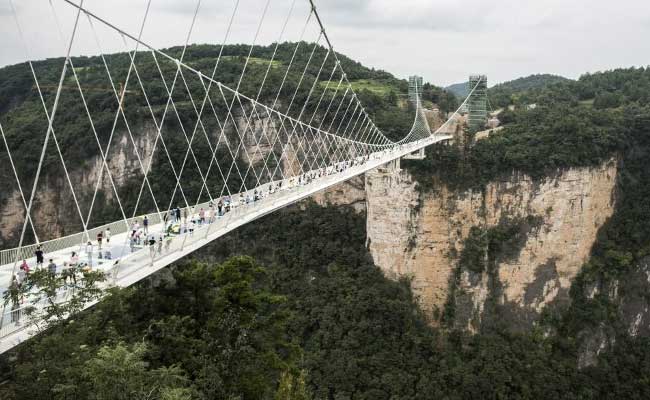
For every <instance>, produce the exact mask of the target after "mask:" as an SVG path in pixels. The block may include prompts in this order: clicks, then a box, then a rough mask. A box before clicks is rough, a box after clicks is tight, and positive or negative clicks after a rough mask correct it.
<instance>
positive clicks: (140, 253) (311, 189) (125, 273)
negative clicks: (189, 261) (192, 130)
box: [0, 135, 451, 353]
mask: <svg viewBox="0 0 650 400" xmlns="http://www.w3.org/2000/svg"><path fill="white" fill-rule="evenodd" d="M450 138H451V137H450V136H440V135H438V136H431V137H429V138H426V139H421V140H418V141H416V142H412V143H409V144H405V145H402V146H399V147H397V148H395V149H393V150H390V151H386V152H377V153H373V154H372V155H371V156H370V160H368V161H366V162H365V163H363V164H360V165H355V166H351V167H349V168H347V169H345V170H344V171H342V172H338V173H333V174H331V175H325V176H322V177H320V178H318V179H315V180H313V181H311V182H310V183H307V184H302V185H297V184H294V185H291V184H290V183H289V182H288V181H285V182H283V184H282V190H278V191H276V192H274V193H272V194H270V195H268V196H266V197H264V198H262V199H260V200H258V201H255V202H252V203H250V204H242V205H239V206H237V207H234V208H233V209H231V211H230V212H228V213H226V214H225V215H224V216H222V217H220V218H216V220H215V221H214V222H213V223H206V224H203V225H197V226H196V229H195V231H194V232H193V234H189V233H181V234H179V235H177V236H173V237H170V238H169V239H166V240H165V241H164V242H163V245H162V249H161V250H162V251H160V252H159V251H158V246H157V245H156V246H155V249H154V252H153V254H152V253H151V251H150V249H148V248H146V247H147V246H144V245H141V246H138V247H137V248H136V249H135V250H134V251H133V252H132V251H131V249H130V246H129V244H128V237H127V235H128V233H127V232H126V230H127V229H124V232H121V233H117V234H114V235H113V236H112V237H111V242H110V244H108V245H106V244H105V245H104V249H107V248H108V249H110V252H111V255H112V257H111V259H110V260H107V259H99V258H98V257H97V255H96V253H94V252H95V251H96V250H97V246H96V245H95V246H94V248H93V250H92V251H91V254H90V255H89V254H88V253H86V252H85V249H84V248H83V246H80V244H79V243H80V242H79V241H77V242H76V243H75V244H73V245H70V246H69V247H65V248H59V249H58V250H55V251H53V252H51V253H48V254H46V257H45V259H46V263H45V264H46V265H45V266H47V261H48V260H49V259H50V258H52V259H55V263H56V264H57V265H58V266H59V268H60V267H61V265H62V264H63V261H64V260H68V259H69V258H70V254H71V253H72V252H73V251H75V252H78V253H79V256H80V258H79V259H80V262H88V261H90V263H91V265H92V266H93V268H95V269H99V270H102V271H104V272H105V273H106V274H107V278H108V279H107V282H106V283H105V285H104V286H105V287H110V286H118V287H128V286H130V285H133V284H134V283H136V282H138V281H140V280H142V279H144V278H146V277H147V276H149V275H151V274H153V273H155V272H156V271H158V270H160V269H162V268H164V267H165V266H167V265H169V264H171V263H173V262H175V261H177V260H178V259H180V258H182V257H184V256H186V255H188V254H190V253H192V252H193V251H195V250H197V249H199V248H201V247H202V246H204V245H206V244H208V243H210V242H211V241H213V240H216V239H218V238H219V237H221V236H223V235H225V234H226V233H228V232H230V231H232V230H234V229H236V228H238V227H240V226H242V225H244V224H247V223H249V222H251V221H254V220H256V219H258V218H260V217H262V216H264V215H267V214H269V213H271V212H273V211H275V210H277V209H280V208H283V207H286V206H287V205H290V204H293V203H295V202H297V201H300V200H302V199H304V198H307V197H309V196H311V195H313V194H315V193H317V192H319V191H322V190H324V189H327V188H328V187H331V186H333V185H336V184H338V183H341V182H344V181H346V180H349V179H351V178H353V177H355V176H358V175H361V174H363V173H365V172H367V171H369V170H372V169H375V168H377V167H379V166H382V165H384V164H386V163H388V162H390V161H393V160H395V159H398V158H401V157H403V156H405V155H407V154H410V153H413V152H414V151H417V150H419V149H421V148H424V147H426V146H429V145H431V144H433V143H437V142H441V141H444V140H448V139H450ZM294 180H295V178H294ZM265 187H268V184H265V185H263V186H262V187H260V188H257V189H258V190H261V189H263V188H265ZM248 193H251V191H249V192H248ZM141 219H142V218H140V220H141ZM116 224H117V225H118V226H119V225H120V224H122V225H123V226H124V225H125V223H124V221H122V222H116ZM164 229H165V227H164V225H163V223H161V222H158V223H153V224H151V225H150V227H149V232H150V234H154V235H155V236H156V238H157V237H158V235H159V234H160V233H161V232H163V231H164ZM73 236H74V235H73ZM61 240H65V238H63V239H61ZM52 246H53V247H55V248H56V246H55V245H52ZM59 247H60V246H59ZM15 254H16V253H14V257H15ZM91 258H92V261H91ZM12 271H13V263H11V264H6V265H3V266H0V281H1V282H8V281H9V280H8V279H7V278H8V277H9V276H10V275H11V273H12ZM3 277H4V278H3ZM4 290H6V288H0V291H2V292H4ZM67 295H68V293H66V292H61V293H60V295H59V301H65V298H66V296H67ZM94 304H95V302H93V303H89V304H87V305H86V308H88V307H91V306H92V305H94ZM25 306H26V305H23V307H25ZM37 307H38V305H37ZM12 312H13V313H14V314H13V316H14V321H13V322H12ZM19 313H20V309H19V310H13V311H12V310H11V305H8V306H7V307H6V311H5V313H4V315H3V316H2V322H1V323H2V325H1V327H0V353H3V352H5V351H7V350H9V349H11V348H13V347H14V346H16V345H18V344H19V343H21V342H23V341H24V340H26V339H28V338H30V337H31V336H33V335H35V334H36V332H35V330H34V329H33V328H31V327H30V326H29V325H28V324H26V321H18V323H16V322H15V318H16V317H17V316H18V315H19Z"/></svg>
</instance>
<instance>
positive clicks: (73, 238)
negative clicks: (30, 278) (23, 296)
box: [0, 202, 210, 266]
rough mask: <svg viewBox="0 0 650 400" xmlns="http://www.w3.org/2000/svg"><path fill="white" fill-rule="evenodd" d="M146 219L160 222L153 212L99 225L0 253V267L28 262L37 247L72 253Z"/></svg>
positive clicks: (185, 209)
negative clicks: (108, 230)
mask: <svg viewBox="0 0 650 400" xmlns="http://www.w3.org/2000/svg"><path fill="white" fill-rule="evenodd" d="M209 204H210V202H204V203H200V204H199V205H198V206H196V207H194V206H191V207H183V208H181V212H183V213H186V214H187V215H190V214H192V210H193V209H194V210H199V209H201V208H204V209H207V208H208V207H209ZM161 214H162V218H165V214H166V210H165V211H161ZM145 216H146V217H147V219H148V220H149V224H150V225H156V224H159V223H161V222H162V220H161V215H160V214H158V213H156V212H154V213H149V214H142V215H138V216H136V217H132V218H127V219H126V220H124V219H122V220H119V221H115V222H111V223H110V224H105V225H100V226H97V227H94V228H91V229H88V233H87V234H86V232H78V233H74V234H72V235H68V236H64V237H61V238H57V239H52V240H47V241H43V242H40V243H33V244H29V245H26V246H23V247H21V248H13V249H7V250H1V251H0V266H2V265H9V264H13V263H14V262H16V261H17V262H18V263H19V264H20V262H21V260H30V259H32V258H34V257H35V255H34V252H35V251H36V248H37V247H38V246H41V248H42V250H43V253H45V255H46V256H47V254H48V253H55V252H58V251H61V250H68V249H69V250H71V251H74V248H75V247H78V248H79V249H81V248H83V247H84V246H85V244H86V243H87V242H88V241H91V242H93V243H95V242H96V238H97V234H98V233H99V232H105V231H106V230H107V229H110V231H111V235H112V236H113V235H119V234H121V233H124V232H127V231H128V230H129V229H131V227H132V226H133V224H134V223H135V222H136V221H139V222H142V220H144V217H145Z"/></svg>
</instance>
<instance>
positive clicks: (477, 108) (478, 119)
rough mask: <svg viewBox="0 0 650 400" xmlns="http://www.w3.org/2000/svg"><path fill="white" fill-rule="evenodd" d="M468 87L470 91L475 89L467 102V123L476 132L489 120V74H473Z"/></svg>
mask: <svg viewBox="0 0 650 400" xmlns="http://www.w3.org/2000/svg"><path fill="white" fill-rule="evenodd" d="M474 88H476V89H474ZM467 89H468V92H470V93H471V92H472V90H474V93H472V95H471V96H470V99H469V101H468V102H467V124H468V125H469V129H470V130H471V131H472V132H476V131H479V130H481V129H483V127H484V126H485V123H486V121H487V113H488V112H487V76H486V75H471V76H470V77H469V82H468V83H467Z"/></svg>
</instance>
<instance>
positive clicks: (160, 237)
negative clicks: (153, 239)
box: [158, 233, 163, 254]
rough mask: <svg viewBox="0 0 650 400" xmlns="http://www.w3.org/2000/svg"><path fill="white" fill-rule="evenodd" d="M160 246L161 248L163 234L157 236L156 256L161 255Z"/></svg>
mask: <svg viewBox="0 0 650 400" xmlns="http://www.w3.org/2000/svg"><path fill="white" fill-rule="evenodd" d="M162 246H163V234H162V233H161V234H160V235H159V236H158V254H162Z"/></svg>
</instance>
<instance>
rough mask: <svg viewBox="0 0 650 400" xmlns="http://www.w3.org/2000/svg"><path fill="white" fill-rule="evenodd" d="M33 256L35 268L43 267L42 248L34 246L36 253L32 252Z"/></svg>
mask: <svg viewBox="0 0 650 400" xmlns="http://www.w3.org/2000/svg"><path fill="white" fill-rule="evenodd" d="M34 255H35V256H36V268H38V267H41V268H42V267H43V261H45V259H44V257H43V248H42V247H41V246H40V245H38V246H36V251H35V252H34Z"/></svg>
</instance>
